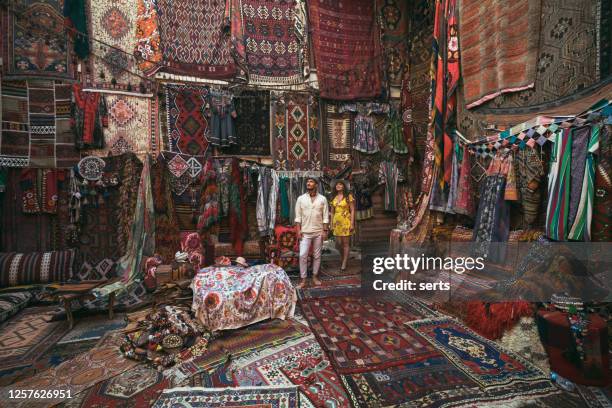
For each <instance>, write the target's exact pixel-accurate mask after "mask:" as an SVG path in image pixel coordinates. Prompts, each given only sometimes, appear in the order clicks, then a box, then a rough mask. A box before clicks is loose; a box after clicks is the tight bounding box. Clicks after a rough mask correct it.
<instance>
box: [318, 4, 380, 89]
mask: <svg viewBox="0 0 612 408" xmlns="http://www.w3.org/2000/svg"><path fill="white" fill-rule="evenodd" d="M308 10H309V18H310V24H311V27H310V32H311V35H312V41H313V49H314V55H315V63H316V66H317V76H318V80H319V89H320V90H321V97H323V98H329V99H338V100H349V99H356V98H370V97H375V96H378V95H380V93H381V82H382V81H381V76H382V69H381V66H382V51H381V46H380V30H379V27H378V22H377V18H376V13H375V2H373V1H370V0H337V1H325V0H312V1H309V2H308Z"/></svg>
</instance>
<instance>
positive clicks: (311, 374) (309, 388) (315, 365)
mask: <svg viewBox="0 0 612 408" xmlns="http://www.w3.org/2000/svg"><path fill="white" fill-rule="evenodd" d="M231 370H232V372H233V376H234V379H235V380H236V382H237V383H238V385H239V386H242V387H245V386H254V387H261V386H270V385H274V386H290V385H297V386H298V387H299V390H300V407H304V408H311V407H312V408H314V407H348V406H349V405H350V403H349V399H348V396H347V395H346V392H345V391H344V389H343V388H342V384H341V383H340V377H339V376H338V374H337V373H336V372H335V371H334V369H333V368H332V366H331V364H330V362H329V360H328V359H327V357H325V353H323V350H321V347H320V346H319V344H318V343H317V341H316V340H315V339H314V337H313V336H306V337H303V338H301V339H297V340H294V341H291V342H287V343H286V344H284V345H281V346H279V347H276V348H269V349H264V350H262V351H261V353H255V354H251V355H247V356H245V357H243V358H239V359H237V360H235V361H233V362H232V364H231Z"/></svg>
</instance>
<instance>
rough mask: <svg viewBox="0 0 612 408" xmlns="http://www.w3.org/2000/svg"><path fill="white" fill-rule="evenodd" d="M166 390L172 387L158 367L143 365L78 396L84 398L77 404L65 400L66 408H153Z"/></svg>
mask: <svg viewBox="0 0 612 408" xmlns="http://www.w3.org/2000/svg"><path fill="white" fill-rule="evenodd" d="M166 388H170V384H169V382H168V380H167V379H164V377H163V375H162V373H160V372H159V371H157V370H156V369H155V368H151V367H149V366H147V365H144V364H140V365H137V366H136V367H134V368H131V369H129V370H127V371H124V372H123V373H121V374H119V375H117V376H115V377H112V378H109V379H108V380H104V381H102V382H100V383H98V384H96V385H94V386H93V387H91V388H89V389H87V390H85V391H83V392H82V393H81V394H78V397H80V398H81V400H80V403H79V404H78V405H74V404H72V403H71V402H70V401H66V406H71V407H77V406H78V407H82V408H89V407H105V408H124V407H150V406H152V405H153V404H154V403H155V401H156V400H157V399H158V398H159V396H160V394H161V393H162V391H163V390H164V389H166Z"/></svg>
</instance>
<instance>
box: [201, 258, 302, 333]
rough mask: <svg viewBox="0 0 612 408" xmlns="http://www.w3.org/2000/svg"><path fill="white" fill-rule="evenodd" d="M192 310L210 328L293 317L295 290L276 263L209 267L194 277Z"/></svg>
mask: <svg viewBox="0 0 612 408" xmlns="http://www.w3.org/2000/svg"><path fill="white" fill-rule="evenodd" d="M192 289H193V304H192V306H191V307H192V310H193V311H194V312H195V314H196V317H197V318H198V320H199V321H200V322H201V323H202V324H203V325H204V326H205V327H206V328H207V329H208V330H211V331H216V330H228V329H237V328H240V327H244V326H247V325H249V324H252V323H256V322H259V321H262V320H266V319H277V318H278V319H283V320H284V319H287V318H291V317H293V314H294V312H295V304H296V300H297V294H296V292H295V289H294V288H293V286H292V285H291V281H290V280H289V277H288V276H287V274H286V273H285V271H284V270H283V269H282V268H281V267H279V266H276V265H272V264H264V265H256V266H252V267H250V268H242V267H236V266H228V267H209V268H204V269H202V270H200V272H199V273H198V274H197V275H196V276H195V277H194V278H193V282H192Z"/></svg>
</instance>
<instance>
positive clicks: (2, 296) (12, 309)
mask: <svg viewBox="0 0 612 408" xmlns="http://www.w3.org/2000/svg"><path fill="white" fill-rule="evenodd" d="M32 297H33V295H32V293H31V292H29V291H23V292H12V293H0V322H3V321H5V320H6V319H8V318H9V317H11V316H13V315H14V314H16V313H17V312H18V311H20V310H21V309H23V308H24V307H26V306H27V305H28V303H30V300H32Z"/></svg>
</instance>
